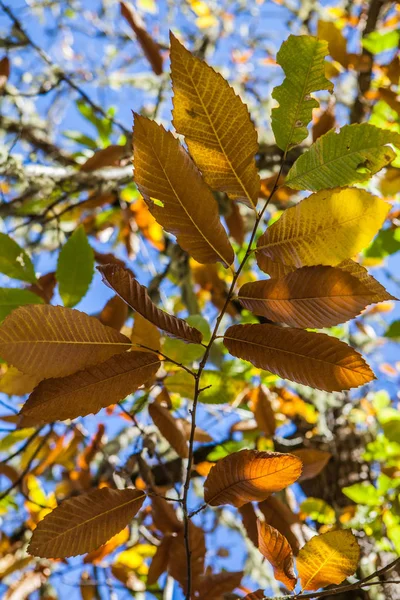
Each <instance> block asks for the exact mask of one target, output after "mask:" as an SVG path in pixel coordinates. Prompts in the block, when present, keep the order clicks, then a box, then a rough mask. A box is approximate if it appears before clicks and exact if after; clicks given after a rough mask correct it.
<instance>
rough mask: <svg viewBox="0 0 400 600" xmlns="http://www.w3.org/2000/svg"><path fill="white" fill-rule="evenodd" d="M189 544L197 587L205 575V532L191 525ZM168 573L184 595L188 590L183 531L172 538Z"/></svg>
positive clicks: (193, 582)
mask: <svg viewBox="0 0 400 600" xmlns="http://www.w3.org/2000/svg"><path fill="white" fill-rule="evenodd" d="M189 544H190V549H191V573H192V584H193V587H196V585H197V581H198V580H199V578H200V577H201V576H202V575H203V573H204V561H205V556H206V543H205V539H204V532H203V530H202V529H201V528H200V527H197V526H196V525H194V523H193V522H190V523H189ZM168 573H169V574H170V575H171V577H173V578H174V579H175V580H176V581H177V582H178V583H179V584H180V586H181V587H182V589H183V591H184V593H186V590H187V562H186V546H185V538H184V533H183V531H180V532H179V533H178V535H177V536H175V537H173V538H172V543H171V547H170V555H169V563H168Z"/></svg>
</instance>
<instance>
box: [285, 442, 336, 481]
mask: <svg viewBox="0 0 400 600" xmlns="http://www.w3.org/2000/svg"><path fill="white" fill-rule="evenodd" d="M293 454H294V455H295V456H298V457H299V458H300V460H301V461H302V463H303V472H302V474H301V477H300V478H299V481H306V480H307V479H312V478H313V477H316V476H317V475H319V473H321V471H322V469H324V468H325V467H326V465H327V464H328V462H329V460H330V458H331V456H332V454H331V453H330V452H324V451H323V450H316V449H313V448H310V449H308V448H301V449H300V450H294V451H293Z"/></svg>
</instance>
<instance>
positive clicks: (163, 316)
mask: <svg viewBox="0 0 400 600" xmlns="http://www.w3.org/2000/svg"><path fill="white" fill-rule="evenodd" d="M97 268H98V270H99V271H100V273H101V275H102V277H103V281H104V283H105V284H106V285H107V286H108V287H109V288H111V289H112V290H114V292H116V294H118V296H120V297H121V298H122V300H124V302H126V303H127V304H128V305H129V306H130V307H131V308H132V309H133V310H135V311H137V312H138V313H139V314H141V315H142V317H144V318H145V319H147V320H148V321H150V323H153V324H154V325H156V326H157V327H159V328H160V329H163V330H164V331H165V332H166V333H168V334H169V335H171V336H172V337H177V338H180V339H182V340H184V341H186V342H193V343H194V344H199V343H200V342H201V340H202V335H201V333H200V331H199V330H198V329H195V328H194V327H190V325H188V324H187V323H186V321H184V320H183V319H179V318H178V317H175V316H174V315H170V314H168V313H166V312H165V311H163V310H161V308H158V307H157V306H156V305H155V304H153V302H152V301H151V299H150V296H149V294H148V292H147V288H146V287H145V286H144V285H140V283H139V282H138V281H137V280H136V279H135V278H134V277H133V275H132V273H131V272H130V271H128V270H127V269H124V268H123V267H120V266H118V265H105V266H102V267H97ZM0 349H1V346H0Z"/></svg>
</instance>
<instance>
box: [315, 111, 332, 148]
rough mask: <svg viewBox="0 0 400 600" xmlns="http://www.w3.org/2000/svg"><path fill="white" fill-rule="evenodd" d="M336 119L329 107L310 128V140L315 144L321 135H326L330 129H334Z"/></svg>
mask: <svg viewBox="0 0 400 600" xmlns="http://www.w3.org/2000/svg"><path fill="white" fill-rule="evenodd" d="M335 123H336V119H335V113H334V112H333V107H332V105H329V106H328V107H327V109H326V110H324V112H323V113H321V114H320V115H319V116H318V119H317V120H316V121H315V123H314V125H313V128H312V138H313V142H315V141H316V140H317V139H318V138H319V137H321V135H324V134H325V133H328V131H329V130H330V129H333V127H335Z"/></svg>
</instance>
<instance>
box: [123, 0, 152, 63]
mask: <svg viewBox="0 0 400 600" xmlns="http://www.w3.org/2000/svg"><path fill="white" fill-rule="evenodd" d="M119 5H120V9H121V15H122V16H123V17H124V18H125V19H126V20H127V22H128V23H129V25H130V27H131V28H132V29H133V31H134V33H135V35H136V38H137V41H138V42H139V44H140V45H141V47H142V50H143V52H144V55H145V56H146V58H147V60H148V61H149V63H150V65H151V68H152V69H153V71H154V73H155V74H156V75H161V73H162V72H163V59H162V56H161V52H160V47H159V45H158V44H157V43H156V42H155V41H154V40H153V38H152V37H151V36H150V35H149V34H148V33H147V31H146V30H145V29H144V27H143V26H142V25H141V23H140V20H139V17H138V15H137V14H136V11H135V9H134V8H133V6H132V5H131V4H130V3H129V2H120V3H119Z"/></svg>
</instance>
